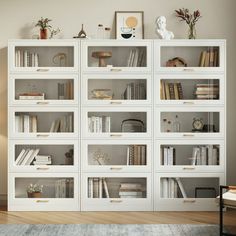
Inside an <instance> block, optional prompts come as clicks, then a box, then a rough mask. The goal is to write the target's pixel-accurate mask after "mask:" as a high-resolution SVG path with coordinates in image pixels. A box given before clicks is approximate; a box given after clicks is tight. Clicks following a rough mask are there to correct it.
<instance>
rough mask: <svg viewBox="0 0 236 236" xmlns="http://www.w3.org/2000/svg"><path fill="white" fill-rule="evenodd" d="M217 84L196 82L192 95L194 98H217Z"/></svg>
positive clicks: (218, 90)
mask: <svg viewBox="0 0 236 236" xmlns="http://www.w3.org/2000/svg"><path fill="white" fill-rule="evenodd" d="M219 92H220V89H219V84H196V89H195V92H194V95H195V97H196V99H218V98H219Z"/></svg>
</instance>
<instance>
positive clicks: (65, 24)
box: [0, 0, 236, 199]
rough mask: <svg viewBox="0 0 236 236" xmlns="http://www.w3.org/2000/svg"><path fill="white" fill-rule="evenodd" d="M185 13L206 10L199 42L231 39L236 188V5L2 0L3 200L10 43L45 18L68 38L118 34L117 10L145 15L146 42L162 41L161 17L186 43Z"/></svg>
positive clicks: (235, 179) (230, 147)
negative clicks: (106, 29)
mask: <svg viewBox="0 0 236 236" xmlns="http://www.w3.org/2000/svg"><path fill="white" fill-rule="evenodd" d="M181 7H187V8H189V9H191V10H195V9H200V10H201V12H202V15H203V18H202V19H201V20H200V21H199V22H198V25H197V33H198V37H199V38H225V39H227V45H228V48H227V60H228V63H227V73H228V78H227V79H228V85H227V87H228V92H227V99H228V113H227V122H228V130H227V132H228V133H227V139H228V144H227V152H228V165H227V170H228V174H227V175H228V183H229V184H236V172H235V166H236V155H235V153H236V145H235V140H236V124H235V121H236V109H235V101H236V92H235V89H236V78H235V76H236V66H235V61H236V47H235V38H236V37H235V36H236V27H235V23H236V21H235V12H234V11H235V9H236V1H235V0H207V1H206V0H197V1H196V0H178V1H177V0H168V1H167V0H166V1H163V0H162V1H161V0H146V1H145V0H129V1H127V0H117V1H116V0H113V1H112V0H99V1H98V0H97V1H96V0H67V1H63V0H61V1H59V0H41V1H38V0H37V1H36V0H20V1H19V0H0V29H1V33H0V199H1V194H5V193H6V192H7V48H6V47H7V40H8V39H12V38H27V37H30V34H31V32H32V26H33V25H34V24H33V23H32V22H34V23H35V22H36V21H37V19H39V18H40V17H41V16H43V17H49V18H51V19H53V22H52V23H53V25H55V26H58V27H60V28H61V29H62V31H63V34H64V37H65V38H71V37H72V36H74V35H76V34H78V32H79V30H80V28H81V24H82V23H84V26H85V30H86V32H87V33H88V35H94V34H96V27H97V24H98V23H102V24H104V25H105V26H110V27H112V28H113V29H114V12H115V11H116V10H142V11H144V21H145V38H156V35H155V25H154V22H155V19H156V16H159V15H165V16H166V17H167V20H168V28H169V29H170V30H172V31H174V33H175V36H176V38H185V37H186V30H187V28H186V26H185V24H184V23H182V22H179V21H178V19H176V17H175V16H174V9H178V8H181ZM10 125H11V124H10Z"/></svg>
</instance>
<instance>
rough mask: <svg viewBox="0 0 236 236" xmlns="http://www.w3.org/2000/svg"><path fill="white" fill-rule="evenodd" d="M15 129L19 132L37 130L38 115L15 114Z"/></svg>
mask: <svg viewBox="0 0 236 236" xmlns="http://www.w3.org/2000/svg"><path fill="white" fill-rule="evenodd" d="M15 131H16V132H18V133H22V132H23V133H30V132H37V116H35V115H23V114H22V115H15Z"/></svg>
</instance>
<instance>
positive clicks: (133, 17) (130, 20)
mask: <svg viewBox="0 0 236 236" xmlns="http://www.w3.org/2000/svg"><path fill="white" fill-rule="evenodd" d="M143 15H144V14H143V11H116V12H115V26H116V39H123V40H131V39H143V38H144V24H143Z"/></svg>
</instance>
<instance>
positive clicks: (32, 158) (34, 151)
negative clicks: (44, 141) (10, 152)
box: [25, 148, 39, 165]
mask: <svg viewBox="0 0 236 236" xmlns="http://www.w3.org/2000/svg"><path fill="white" fill-rule="evenodd" d="M38 153H39V149H38V148H37V149H35V150H33V152H32V154H31V156H30V157H29V158H28V160H27V161H26V163H25V165H30V164H31V163H32V161H33V160H34V158H35V157H36V156H37V155H38Z"/></svg>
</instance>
